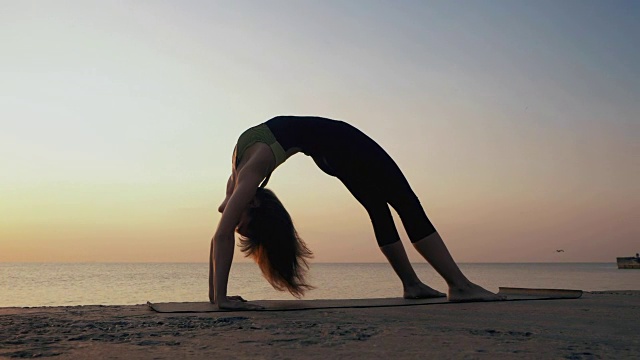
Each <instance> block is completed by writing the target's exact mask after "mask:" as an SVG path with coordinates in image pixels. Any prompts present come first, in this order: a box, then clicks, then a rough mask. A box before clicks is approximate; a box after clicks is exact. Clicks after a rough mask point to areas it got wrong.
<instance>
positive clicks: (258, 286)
mask: <svg viewBox="0 0 640 360" xmlns="http://www.w3.org/2000/svg"><path fill="white" fill-rule="evenodd" d="M460 267H461V268H462V270H463V272H464V273H465V274H466V275H467V276H468V277H469V278H470V279H471V280H472V281H475V282H477V283H479V284H481V285H483V286H485V287H487V288H488V289H490V290H493V291H497V289H498V286H513V287H539V288H567V289H581V290H640V270H618V269H617V268H616V264H614V263H584V264H582V263H565V264H558V263H545V264H529V263H527V264H461V265H460ZM415 269H416V272H417V273H418V275H419V276H420V278H421V279H422V280H423V281H424V282H425V283H427V284H430V285H431V286H433V287H435V288H437V289H439V290H441V291H445V290H446V286H445V283H444V281H443V280H442V279H440V277H439V276H438V275H437V274H436V273H435V271H434V270H433V269H432V268H431V267H430V266H429V265H427V264H415ZM207 276H208V265H207V264H202V263H194V264H139V263H136V264H120V263H115V264H114V263H109V264H94V263H91V264H32V263H25V264H17V263H0V307H6V306H53V305H88V304H104V305H114V304H120V305H124V304H142V303H145V302H146V301H147V300H151V301H206V300H207V294H208V292H207V291H208V290H207V286H208V285H207V284H208V280H207ZM310 281H311V283H312V285H314V286H316V289H315V290H313V291H310V292H309V293H308V294H307V296H306V298H308V299H328V298H334V299H338V298H366V297H395V296H400V295H401V290H402V289H401V286H400V282H399V281H398V280H397V278H396V277H395V274H394V273H393V271H392V270H391V267H390V266H389V265H388V264H313V265H312V267H311V271H310ZM229 294H231V295H235V294H238V295H242V296H243V297H245V298H246V299H250V300H251V299H253V300H255V299H290V298H292V297H291V296H290V295H288V294H286V293H280V292H277V291H275V290H273V289H272V288H271V287H270V286H269V284H268V283H267V282H266V281H265V280H264V279H263V278H262V276H261V275H260V272H259V270H258V268H257V266H256V265H254V264H252V263H237V264H233V267H232V269H231V276H230V280H229Z"/></svg>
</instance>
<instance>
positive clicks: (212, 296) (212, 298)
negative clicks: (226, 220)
mask: <svg viewBox="0 0 640 360" xmlns="http://www.w3.org/2000/svg"><path fill="white" fill-rule="evenodd" d="M235 187H236V182H235V171H234V170H233V169H232V171H231V175H229V180H227V190H226V194H225V197H224V201H222V204H220V206H218V212H220V213H223V212H224V208H225V207H226V206H227V202H229V198H230V197H231V194H233V190H234V188H235ZM213 240H214V239H213V238H212V239H211V249H210V250H209V302H210V303H212V304H213V303H215V291H214V287H213V244H214V241H213Z"/></svg>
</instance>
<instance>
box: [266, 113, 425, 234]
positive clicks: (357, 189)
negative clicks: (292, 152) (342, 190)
mask: <svg viewBox="0 0 640 360" xmlns="http://www.w3.org/2000/svg"><path fill="white" fill-rule="evenodd" d="M266 124H267V126H268V127H269V128H270V129H271V131H272V132H273V134H274V135H275V137H276V139H278V142H280V144H281V145H282V146H283V148H284V149H285V151H286V150H288V149H289V148H292V147H298V148H300V149H301V150H302V152H304V153H305V154H307V155H309V156H311V157H312V158H313V160H314V161H315V163H316V164H317V165H318V167H319V168H320V169H321V170H322V171H324V172H325V173H327V174H329V175H331V176H335V177H336V178H338V179H339V180H340V181H341V182H342V183H343V184H344V185H345V186H346V187H347V189H348V190H349V191H350V192H351V194H352V195H353V196H354V197H355V198H356V199H357V200H358V201H359V202H360V203H361V204H362V205H363V206H364V208H365V209H366V210H367V212H368V214H369V217H370V219H371V222H372V224H373V228H374V232H375V236H376V240H377V241H378V245H379V246H384V245H389V244H393V243H395V242H397V241H399V240H400V236H399V235H398V231H397V229H396V227H395V224H394V222H393V218H392V216H391V211H390V209H389V205H391V206H392V207H393V208H394V209H395V210H396V212H397V213H398V215H399V216H400V219H401V220H402V224H403V225H404V228H405V230H406V231H407V234H408V235H409V239H410V240H411V242H416V241H418V240H421V239H423V238H425V237H426V236H428V235H431V234H433V233H434V232H436V229H435V228H434V226H433V225H432V224H431V221H430V220H429V218H428V217H427V214H426V213H425V211H424V209H423V208H422V205H421V204H420V201H419V200H418V197H417V196H416V195H415V193H414V192H413V190H412V189H411V186H410V185H409V182H408V181H407V179H406V178H405V176H404V174H403V173H402V171H401V170H400V168H399V167H398V165H397V164H396V163H395V161H393V159H392V158H391V157H390V156H389V154H387V152H386V151H384V149H383V148H382V147H380V145H378V144H377V143H376V142H375V141H374V140H372V139H371V138H370V137H368V136H367V135H365V134H364V133H363V132H361V131H360V130H358V129H356V128H355V127H353V126H351V125H349V124H347V123H345V122H342V121H335V120H330V119H324V118H317V117H293V116H282V117H276V118H274V119H271V120H269V121H267V122H266Z"/></svg>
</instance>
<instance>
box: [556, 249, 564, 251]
mask: <svg viewBox="0 0 640 360" xmlns="http://www.w3.org/2000/svg"><path fill="white" fill-rule="evenodd" d="M556 252H564V250H562V249H560V250H556Z"/></svg>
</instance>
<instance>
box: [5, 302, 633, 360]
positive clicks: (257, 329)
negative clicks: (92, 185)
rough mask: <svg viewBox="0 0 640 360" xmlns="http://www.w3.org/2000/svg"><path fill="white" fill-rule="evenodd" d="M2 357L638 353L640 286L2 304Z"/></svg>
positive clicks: (532, 356) (588, 355)
mask: <svg viewBox="0 0 640 360" xmlns="http://www.w3.org/2000/svg"><path fill="white" fill-rule="evenodd" d="M0 357H2V358H31V357H54V358H55V359H82V358H94V359H179V358H193V359H215V358H218V359H221V358H223V359H246V358H251V359H331V360H334V359H352V358H367V359H379V358H387V359H396V358H407V359H414V358H415V359H418V358H439V359H440V358H455V359H495V358H517V359H527V358H529V359H541V358H545V359H549V358H554V359H557V358H560V359H601V358H616V359H625V358H627V359H638V358H640V291H619V292H616V291H607V292H593V293H586V294H585V295H584V296H583V297H582V298H581V299H576V300H552V301H527V302H493V303H465V304H444V305H433V306H411V307H392V308H369V309H332V310H307V311H289V312H233V313H207V314H158V313H154V312H152V311H151V310H149V309H148V308H147V306H146V305H132V306H74V307H43V308H0Z"/></svg>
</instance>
